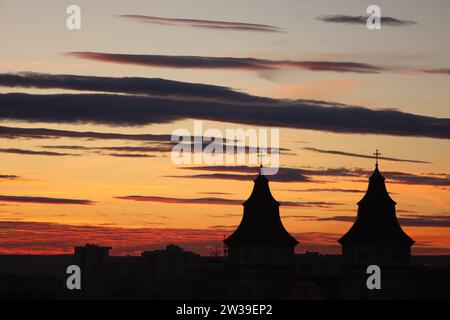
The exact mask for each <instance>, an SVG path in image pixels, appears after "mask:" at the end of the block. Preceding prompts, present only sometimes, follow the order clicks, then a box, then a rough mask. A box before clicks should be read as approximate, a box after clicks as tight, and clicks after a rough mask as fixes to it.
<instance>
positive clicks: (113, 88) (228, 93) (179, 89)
mask: <svg viewBox="0 0 450 320" xmlns="http://www.w3.org/2000/svg"><path fill="white" fill-rule="evenodd" d="M0 86H3V87H10V88H27V89H28V88H37V89H66V90H77V91H93V92H109V93H125V94H136V95H148V96H158V97H172V98H188V99H201V100H208V101H209V100H219V101H224V102H225V101H228V102H242V103H245V102H258V101H259V102H270V101H272V99H270V98H264V97H257V96H252V95H249V94H246V93H242V92H238V91H235V90H232V89H231V88H228V87H222V86H215V85H209V84H202V83H189V82H181V81H173V80H166V79H161V78H139V77H122V78H117V77H96V76H80V75H68V74H47V73H34V72H19V73H2V74H0Z"/></svg>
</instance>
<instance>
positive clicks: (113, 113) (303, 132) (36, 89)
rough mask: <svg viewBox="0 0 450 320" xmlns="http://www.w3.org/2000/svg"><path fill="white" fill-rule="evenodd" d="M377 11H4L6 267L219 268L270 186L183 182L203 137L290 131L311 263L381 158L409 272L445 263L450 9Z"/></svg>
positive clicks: (404, 5) (25, 4) (392, 6)
mask: <svg viewBox="0 0 450 320" xmlns="http://www.w3.org/2000/svg"><path fill="white" fill-rule="evenodd" d="M71 4H76V5H78V6H80V8H81V30H69V29H67V28H66V19H67V17H68V14H66V8H67V7H68V6H69V5H71ZM371 4H374V3H373V1H361V0H345V1H322V0H317V1H284V0H282V1H264V2H262V1H256V0H254V1H215V0H214V1H212V0H202V1H200V0H196V1H181V0H180V1H167V0H164V1H126V2H125V1H92V0H89V1H87V0H86V1H82V0H77V1H57V2H56V1H51V0H48V1H22V0H14V1H12V0H0V120H1V123H0V139H1V146H0V163H1V170H0V187H1V191H0V253H21V254H22V253H68V252H72V251H73V246H75V245H83V244H85V243H86V242H90V243H96V244H99V245H108V246H112V247H113V251H112V253H113V254H139V252H140V251H142V250H147V249H152V248H161V247H163V246H164V245H166V244H169V243H176V244H179V245H181V246H182V247H184V248H186V249H189V250H193V251H195V252H199V253H202V254H209V253H210V251H211V250H212V249H213V247H214V245H215V244H216V243H219V244H220V243H221V241H222V239H223V236H224V235H228V234H229V233H230V232H232V231H233V230H234V229H235V227H236V226H237V225H238V224H239V222H240V219H241V215H242V206H241V205H240V203H242V202H243V201H244V200H245V199H246V198H247V197H248V196H249V195H250V192H251V190H252V187H253V182H252V179H254V177H255V174H256V173H257V171H258V169H257V167H256V166H254V165H250V164H248V165H243V166H231V167H230V166H225V165H221V164H217V165H212V166H211V165H176V164H173V163H172V161H171V157H170V150H171V148H172V147H173V145H172V144H171V143H170V135H171V134H172V132H173V131H174V130H176V129H180V128H182V129H187V130H189V131H191V132H193V125H194V122H193V121H194V119H196V120H204V121H203V126H204V129H205V130H206V129H208V128H217V129H219V130H221V131H222V132H225V130H226V129H237V128H243V129H249V128H280V148H281V150H282V152H281V155H280V170H279V173H278V174H277V175H275V176H270V177H269V180H270V181H271V183H270V185H271V190H272V193H273V195H274V197H275V198H276V199H277V200H278V201H280V202H281V203H282V207H281V216H282V219H283V223H284V225H285V227H286V229H287V230H288V231H289V232H290V233H291V234H293V235H294V236H295V237H296V238H297V239H298V240H299V241H300V244H299V245H298V246H297V251H298V252H304V251H306V250H313V251H320V252H323V253H339V252H340V247H339V246H338V243H337V242H336V240H337V239H338V238H339V237H340V236H341V235H342V234H343V233H345V232H346V231H347V230H348V228H349V227H350V226H351V223H352V222H353V219H354V217H355V216H356V210H357V205H356V203H357V202H358V201H359V200H360V199H361V198H362V196H363V194H364V191H365V190H366V188H367V178H368V176H369V175H370V173H371V171H372V170H373V169H374V164H375V160H374V159H373V158H372V154H373V153H374V152H375V150H376V149H377V148H378V149H379V150H380V152H381V154H382V155H381V159H380V170H381V172H382V174H383V175H384V176H385V177H386V180H387V187H388V191H389V192H390V193H391V195H392V198H393V199H394V200H395V201H396V202H397V216H398V217H399V221H400V223H401V225H402V226H403V228H404V230H405V231H406V232H407V233H408V234H409V235H410V236H411V237H412V238H413V239H414V240H415V241H416V244H415V245H414V246H413V254H450V232H449V230H450V197H449V195H450V161H449V159H450V144H449V139H450V90H449V88H450V61H449V57H450V40H449V39H450V38H449V36H448V30H450V19H449V15H450V2H449V1H448V0H435V1H433V2H432V5H431V4H430V2H429V1H428V2H427V1H417V0H408V1H406V0H401V1H400V0H399V1H395V2H393V1H381V0H379V1H376V4H377V5H379V6H380V8H381V13H382V29H381V30H369V29H368V28H366V25H365V23H362V22H361V19H360V18H359V17H360V16H364V15H366V8H367V7H368V6H369V5H371ZM283 204H284V205H283ZM380 236H382V234H380Z"/></svg>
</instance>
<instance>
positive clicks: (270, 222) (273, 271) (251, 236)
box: [224, 166, 298, 299]
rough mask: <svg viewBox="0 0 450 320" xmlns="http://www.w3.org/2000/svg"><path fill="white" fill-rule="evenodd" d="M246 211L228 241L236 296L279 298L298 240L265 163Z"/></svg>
mask: <svg viewBox="0 0 450 320" xmlns="http://www.w3.org/2000/svg"><path fill="white" fill-rule="evenodd" d="M243 206H244V214H243V217H242V221H241V223H240V225H239V226H238V228H237V229H236V231H235V232H234V233H233V234H232V235H230V236H229V237H228V238H226V239H225V240H224V243H225V244H226V246H227V249H228V268H229V271H230V276H231V291H232V297H233V298H235V299H270V298H276V297H279V292H280V290H281V289H282V288H283V285H286V283H287V282H288V281H289V278H290V276H291V275H292V272H293V266H294V249H295V246H296V245H297V244H298V241H297V240H296V239H295V238H293V237H292V236H291V235H290V234H289V233H288V232H287V231H286V229H285V228H284V226H283V224H282V222H281V219H280V212H279V206H280V204H279V203H278V202H277V201H276V200H275V199H274V197H273V196H272V194H271V192H270V188H269V180H268V179H267V178H266V177H265V176H264V175H263V174H262V166H261V168H260V171H259V174H258V176H257V177H256V179H255V180H254V187H253V191H252V193H251V195H250V197H249V198H248V199H247V200H246V201H245V202H244V203H243Z"/></svg>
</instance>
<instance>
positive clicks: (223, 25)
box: [119, 14, 281, 32]
mask: <svg viewBox="0 0 450 320" xmlns="http://www.w3.org/2000/svg"><path fill="white" fill-rule="evenodd" d="M119 17H120V18H126V19H131V20H135V21H138V22H141V23H153V24H159V25H170V26H190V27H195V28H207V29H224V30H234V31H258V32H281V29H280V28H278V27H276V26H272V25H267V24H256V23H246V22H233V21H218V20H199V19H179V18H178V19H177V18H165V17H155V16H146V15H135V14H126V15H119Z"/></svg>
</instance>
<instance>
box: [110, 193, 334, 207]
mask: <svg viewBox="0 0 450 320" xmlns="http://www.w3.org/2000/svg"><path fill="white" fill-rule="evenodd" d="M115 198H116V199H121V200H133V201H144V202H159V203H173V204H206V205H241V204H242V203H243V202H244V201H243V200H237V199H225V198H218V197H207V198H170V197H157V196H140V195H130V196H121V197H115ZM280 204H281V205H282V206H284V207H317V208H329V207H332V206H336V205H341V203H334V202H322V201H309V202H293V201H284V202H283V201H281V202H280Z"/></svg>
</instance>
